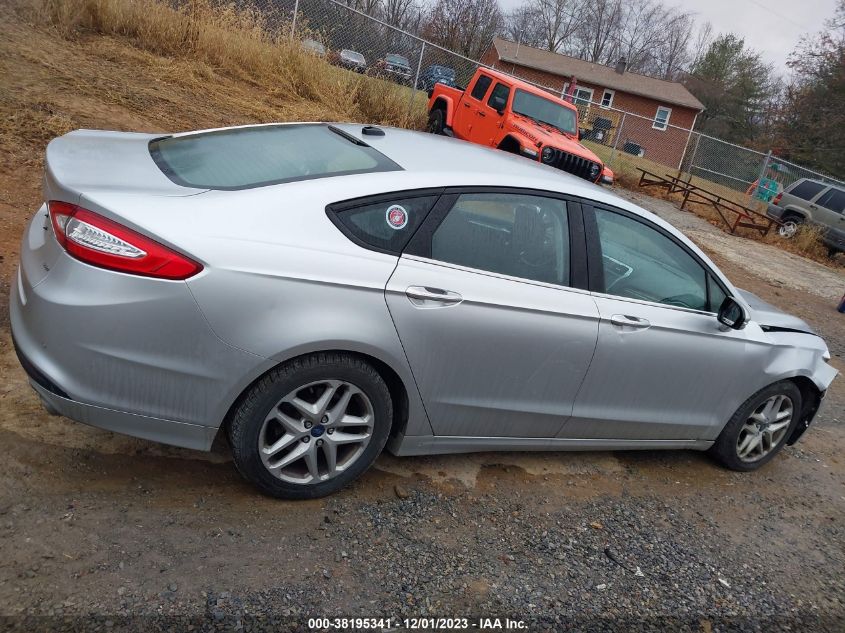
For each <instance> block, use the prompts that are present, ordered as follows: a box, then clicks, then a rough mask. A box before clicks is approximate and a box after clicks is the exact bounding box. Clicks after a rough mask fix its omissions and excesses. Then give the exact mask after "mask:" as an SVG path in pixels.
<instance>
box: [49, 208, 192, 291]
mask: <svg viewBox="0 0 845 633" xmlns="http://www.w3.org/2000/svg"><path fill="white" fill-rule="evenodd" d="M47 206H48V207H49V209H50V219H51V221H52V222H53V230H54V231H55V233H56V239H57V240H58V242H59V244H61V245H62V246H63V247H64V249H65V250H66V251H67V252H68V253H69V254H70V255H72V256H73V257H75V258H77V259H79V260H80V261H83V262H85V263H87V264H91V265H92V266H99V267H100V268H108V269H109V270H116V271H119V272H122V273H129V274H130V275H143V276H144V277H157V278H159V279H187V278H188V277H191V276H193V275H196V274H197V273H198V272H200V271H201V270H202V265H201V264H198V263H197V262H195V261H194V260H192V259H190V258H188V257H185V256H184V255H182V254H180V253H177V252H176V251H173V250H171V249H169V248H167V247H166V246H162V245H161V244H159V243H158V242H156V241H154V240H151V239H150V238H148V237H145V236H143V235H141V234H140V233H137V232H135V231H133V230H132V229H128V228H126V227H125V226H122V225H120V224H118V223H117V222H114V221H112V220H109V219H107V218H104V217H103V216H101V215H98V214H96V213H94V212H92V211H88V210H87V209H83V208H82V207H78V206H76V205H75V204H69V203H67V202H60V201H57V200H51V201H50V202H48V203H47Z"/></svg>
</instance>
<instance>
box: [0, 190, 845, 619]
mask: <svg viewBox="0 0 845 633" xmlns="http://www.w3.org/2000/svg"><path fill="white" fill-rule="evenodd" d="M0 186H2V188H3V191H4V192H5V193H6V195H8V196H11V197H15V196H17V195H22V196H23V195H37V193H32V192H30V193H26V189H24V188H21V189H20V190H22V191H24V192H25V194H18V193H16V191H17V190H16V189H15V188H13V187H12V186H11V185H9V183H5V184H4V183H3V182H2V178H0ZM638 200H640V201H641V202H643V201H644V202H645V203H646V205H647V206H649V207H650V208H652V209H654V210H655V211H657V212H658V213H660V214H661V215H663V216H664V217H667V218H668V219H670V221H673V222H675V223H676V224H678V225H679V226H681V227H682V229H684V230H686V231H687V232H688V233H690V234H692V235H693V237H694V238H695V239H696V240H697V241H698V242H699V244H700V245H701V246H702V247H703V248H705V249H706V250H708V252H709V253H710V254H711V256H712V257H713V258H714V259H715V260H716V261H717V263H718V264H719V265H720V266H722V268H723V270H725V272H726V273H727V274H728V276H729V277H731V278H732V279H733V280H734V281H735V283H737V285H739V286H740V287H743V288H747V289H749V290H751V291H753V292H755V293H757V294H759V295H760V296H761V297H762V298H764V299H765V300H767V301H770V302H772V303H775V304H776V305H780V306H782V307H783V308H785V309H787V310H790V311H792V312H795V313H797V314H799V315H801V316H802V317H803V318H805V319H807V320H808V321H809V322H810V323H811V325H813V326H814V327H816V328H818V330H819V331H820V332H821V333H822V334H823V335H824V336H825V338H826V339H827V341H828V343H829V345H830V347H831V350H832V352H833V354H834V358H833V361H832V362H833V364H834V365H835V366H837V367H838V368H840V369H842V368H843V367H845V363H843V358H842V356H843V353H845V349H843V342H845V315H840V314H838V313H836V312H835V309H834V304H835V302H833V301H831V300H830V291H828V290H824V288H825V287H826V284H828V283H830V287H831V288H832V287H833V285H834V281H835V279H834V280H829V279H828V278H827V276H826V275H827V273H828V272H831V271H828V269H824V267H821V266H818V265H816V264H813V263H812V262H805V261H804V260H802V266H805V268H802V269H801V272H795V270H793V269H792V268H790V265H789V263H790V262H791V258H792V257H793V256H792V255H789V254H786V253H783V252H782V251H779V250H778V249H775V248H773V247H770V246H766V245H760V244H756V243H753V242H749V241H748V240H741V239H740V238H732V237H731V238H729V239H727V240H725V239H724V238H725V236H724V234H722V233H720V232H719V231H717V230H716V229H715V228H713V227H711V226H710V225H708V224H707V223H706V222H699V221H698V218H696V217H695V216H692V215H691V214H685V213H681V212H679V211H677V210H674V209H672V208H671V205H667V204H666V203H664V202H663V201H652V200H651V199H649V198H638ZM30 206H31V203H30V201H29V200H28V199H27V200H22V202H21V207H22V208H29V207H30ZM15 241H16V238H15ZM725 244H728V245H733V244H738V245H739V246H738V247H736V248H734V247H732V248H731V249H729V252H726V250H725V249H726V248H727V247H726V246H725ZM746 246H747V248H748V249H751V248H754V249H758V248H761V249H763V250H762V251H761V253H762V254H761V255H760V258H762V259H763V261H765V262H766V266H765V267H764V268H765V270H768V269H770V268H771V266H775V267H777V269H778V270H781V271H792V272H790V273H789V275H787V274H786V272H783V273H782V274H779V275H778V276H777V277H776V276H774V275H771V274H764V273H765V270H761V269H760V266H759V264H757V263H754V262H757V260H758V258H757V257H754V258H752V260H753V262H752V263H749V261H748V255H747V253H748V252H750V251H749V250H747V249H746ZM6 248H8V250H5V249H6ZM15 250H16V245H15V244H14V242H12V241H11V240H9V241H8V242H4V252H11V253H12V257H11V258H15V255H14V251H15ZM737 252H739V253H741V255H737ZM2 263H3V265H4V268H5V267H7V266H8V263H9V262H8V260H6V261H5V262H2ZM9 268H11V267H9ZM820 270H821V272H820ZM805 274H806V275H810V276H811V277H812V276H818V280H821V281H819V283H818V284H815V283H812V281H811V282H808V281H807V280H804V279H803V277H802V275H805ZM831 274H835V271H834V272H831ZM3 276H4V279H3V280H2V281H3V284H2V287H0V304H3V305H0V315H2V316H0V443H1V444H2V446H3V448H4V459H3V460H2V461H0V626H2V628H4V629H9V630H18V631H27V632H28V631H36V630H67V631H78V630H81V629H83V628H84V629H87V630H101V631H111V630H137V631H151V630H174V629H175V630H197V631H200V630H246V631H249V630H273V631H311V630H319V629H315V628H314V627H310V626H309V618H310V617H338V616H348V617H373V618H391V619H392V624H391V626H390V627H389V629H388V627H384V630H408V629H407V628H406V627H405V626H404V622H403V621H402V620H403V618H406V617H407V618H415V617H426V616H435V617H450V616H451V617H466V618H469V621H468V622H467V624H468V625H469V628H470V630H487V631H495V630H500V629H497V628H494V627H493V626H487V627H479V626H473V624H475V625H478V624H479V623H480V618H487V617H489V618H496V617H498V618H511V619H513V620H518V621H522V622H523V623H524V624H525V627H526V628H525V629H521V630H528V631H532V632H534V631H567V630H577V631H592V630H596V631H616V630H625V631H639V630H651V631H661V630H678V631H704V632H709V631H780V630H783V631H807V630H813V631H842V630H845V580H844V579H845V528H843V526H845V521H844V520H843V519H845V458H843V457H842V452H841V446H842V444H843V440H845V430H843V429H845V426H843V422H845V415H843V411H844V410H845V387H843V383H842V380H841V379H839V380H837V381H835V382H834V386H833V388H832V389H831V391H830V393H829V394H828V397H827V398H826V402H825V404H824V405H823V408H822V411H821V413H820V414H819V417H818V422H817V424H816V428H813V429H812V430H811V431H810V432H809V433H808V434H807V435H806V437H805V438H804V439H803V440H802V441H801V442H800V443H799V444H797V445H796V446H794V447H791V448H788V449H786V450H785V451H784V454H783V455H782V456H780V457H779V458H778V459H776V460H774V461H773V462H772V463H771V464H769V465H768V466H766V467H765V468H763V469H762V470H761V471H759V472H757V473H753V474H745V475H743V474H737V473H732V472H728V471H725V470H723V469H721V468H719V467H717V466H715V465H714V464H713V463H712V462H710V461H709V460H708V459H707V457H706V456H705V455H702V454H699V453H692V452H643V453H583V454H582V453H577V454H576V453H569V454H566V453H560V454H554V453H550V454H520V453H503V454H492V453H490V454H474V455H455V456H439V457H418V458H401V459H400V458H396V457H392V456H390V455H384V456H382V457H381V458H379V460H378V461H377V463H376V465H375V467H374V468H373V469H371V470H370V471H369V472H368V473H367V474H366V475H365V476H364V477H363V478H362V479H361V480H360V481H359V482H356V483H355V484H354V485H353V486H351V487H350V488H349V489H348V490H345V491H343V492H342V493H340V494H338V495H335V496H334V497H331V498H329V499H324V500H317V501H310V502H299V503H292V502H280V501H275V500H271V499H267V498H264V497H261V496H259V495H257V494H256V493H255V492H254V491H253V490H252V488H250V487H249V486H248V485H247V484H245V483H244V482H243V481H241V480H240V478H239V477H238V476H237V474H236V473H235V472H234V469H233V467H232V464H231V460H230V457H229V454H228V451H227V447H226V446H225V444H223V443H220V444H219V445H218V446H216V447H215V450H214V451H213V452H212V453H210V454H205V453H197V452H192V451H187V450H181V449H175V448H169V447H163V446H160V445H157V444H151V443H149V442H144V441H142V440H136V439H132V438H127V437H123V436H118V435H114V434H111V433H107V432H105V431H100V430H97V429H92V428H89V427H85V426H83V425H79V424H75V423H71V422H69V421H67V420H64V419H62V418H53V417H50V416H48V415H46V414H45V413H44V412H43V411H42V410H41V408H40V406H39V405H38V402H37V401H36V399H35V397H34V395H33V393H32V391H31V390H30V389H29V388H28V386H27V385H26V380H25V377H24V375H23V372H22V371H21V370H20V369H19V367H18V366H17V363H16V361H15V359H14V355H13V353H12V351H11V346H10V339H9V334H8V324H7V321H6V320H5V316H6V308H5V302H6V301H7V300H8V293H7V289H8V285H7V284H8V278H7V276H6V274H5V273H4V275H3ZM793 276H795V277H796V279H793V278H792V277H793ZM799 278H800V279H799ZM812 278H813V279H815V277H812ZM799 281H800V283H798V282H799ZM840 282H841V280H840V281H839V282H837V283H840ZM809 287H812V288H814V289H815V290H816V291H814V292H811V291H809V290H808V288H809ZM347 628H348V629H349V630H355V629H354V627H347ZM357 630H364V629H362V628H358V629H357ZM375 630H382V629H381V628H379V629H375ZM416 630H423V629H416ZM425 630H430V629H425Z"/></svg>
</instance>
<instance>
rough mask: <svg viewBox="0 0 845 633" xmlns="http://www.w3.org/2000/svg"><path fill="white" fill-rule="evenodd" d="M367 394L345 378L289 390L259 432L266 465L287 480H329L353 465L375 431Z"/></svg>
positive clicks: (259, 448) (294, 481) (259, 449)
mask: <svg viewBox="0 0 845 633" xmlns="http://www.w3.org/2000/svg"><path fill="white" fill-rule="evenodd" d="M374 419H375V415H374V413H373V404H372V402H370V399H369V398H368V397H367V395H366V394H365V393H364V392H363V391H362V390H361V389H359V388H358V387H356V386H355V385H353V384H352V383H349V382H346V381H343V380H320V381H317V382H312V383H308V384H306V385H302V386H301V387H298V388H296V389H294V390H293V391H291V392H290V393H288V394H287V395H286V396H285V397H284V398H282V399H281V400H280V401H279V402H278V403H276V405H275V406H273V408H272V409H271V410H270V413H269V414H268V415H267V417H266V418H265V420H264V423H263V425H262V427H261V432H260V433H259V436H258V451H259V454H260V456H261V461H262V463H263V464H264V467H265V468H266V469H267V470H268V471H269V472H270V473H271V474H272V475H273V476H275V477H277V478H279V479H281V480H282V481H285V482H288V483H295V484H310V483H315V482H320V481H326V480H328V479H331V478H332V477H335V476H336V475H339V474H340V473H342V472H343V471H345V470H346V469H347V468H349V466H351V465H352V464H353V463H354V462H355V461H356V460H357V459H358V458H359V457H360V456H361V455H362V454H363V452H364V449H366V447H367V444H369V443H370V439H371V437H372V434H373V424H374Z"/></svg>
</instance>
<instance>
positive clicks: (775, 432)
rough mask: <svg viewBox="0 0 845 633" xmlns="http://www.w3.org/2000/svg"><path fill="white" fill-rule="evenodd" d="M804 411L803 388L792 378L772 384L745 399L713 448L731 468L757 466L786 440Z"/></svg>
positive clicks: (771, 456)
mask: <svg viewBox="0 0 845 633" xmlns="http://www.w3.org/2000/svg"><path fill="white" fill-rule="evenodd" d="M800 415H801V392H800V391H799V390H798V387H796V386H795V383H793V382H792V381H790V380H783V381H781V382H778V383H775V384H773V385H769V386H768V387H765V388H763V389H761V390H760V391H758V392H757V393H755V394H754V395H753V396H751V397H750V398H749V399H748V400H746V401H745V402H744V403H743V404H742V405H741V406H740V407H739V409H737V411H736V413H734V415H733V417H732V418H731V419H730V421H729V422H728V423H727V424H726V425H725V428H724V429H723V430H722V433H721V434H720V435H719V437H718V438H717V439H716V442H715V443H714V444H713V446H712V448H711V449H710V452H711V454H712V455H713V456H714V457H715V458H716V459H717V460H718V461H720V462H721V463H722V464H724V465H725V466H727V467H728V468H730V469H731V470H739V471H749V470H756V469H757V468H759V467H760V466H762V465H763V464H765V463H767V462H768V461H769V460H771V459H772V458H773V457H774V456H775V455H777V454H778V452H780V450H781V449H782V448H783V447H784V445H785V444H786V441H787V440H788V439H789V436H790V435H791V434H792V431H793V429H795V426H796V425H797V424H798V419H799V418H800Z"/></svg>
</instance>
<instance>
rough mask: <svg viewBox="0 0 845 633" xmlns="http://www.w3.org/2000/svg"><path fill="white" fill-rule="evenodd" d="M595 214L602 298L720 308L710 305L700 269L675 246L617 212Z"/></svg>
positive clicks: (703, 276) (600, 211)
mask: <svg viewBox="0 0 845 633" xmlns="http://www.w3.org/2000/svg"><path fill="white" fill-rule="evenodd" d="M595 213H596V222H597V224H598V229H599V241H600V243H601V253H602V264H603V267H604V290H603V292H604V293H605V294H609V295H615V296H618V297H626V298H629V299H639V300H641V301H652V302H655V303H664V304H666V305H670V306H678V307H681V308H690V309H692V310H703V311H711V312H715V311H716V309H718V306H716V309H712V308H711V306H710V304H709V302H708V294H707V273H706V271H705V269H704V267H703V266H702V265H701V264H700V263H698V261H696V260H695V259H694V258H693V257H692V255H690V254H689V253H688V252H687V251H686V250H685V249H684V248H682V247H681V246H680V245H679V244H678V243H676V242H675V241H674V240H672V239H671V238H669V237H668V236H666V235H664V234H663V233H661V232H660V231H658V230H657V229H655V228H653V227H651V226H649V225H648V224H645V223H644V222H640V221H638V220H635V219H633V218H630V217H628V216H626V215H622V214H621V213H614V212H612V211H607V210H605V209H596V211H595ZM713 283H714V285H715V282H713ZM717 287H718V286H717ZM714 295H715V293H714ZM722 298H724V297H722Z"/></svg>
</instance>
